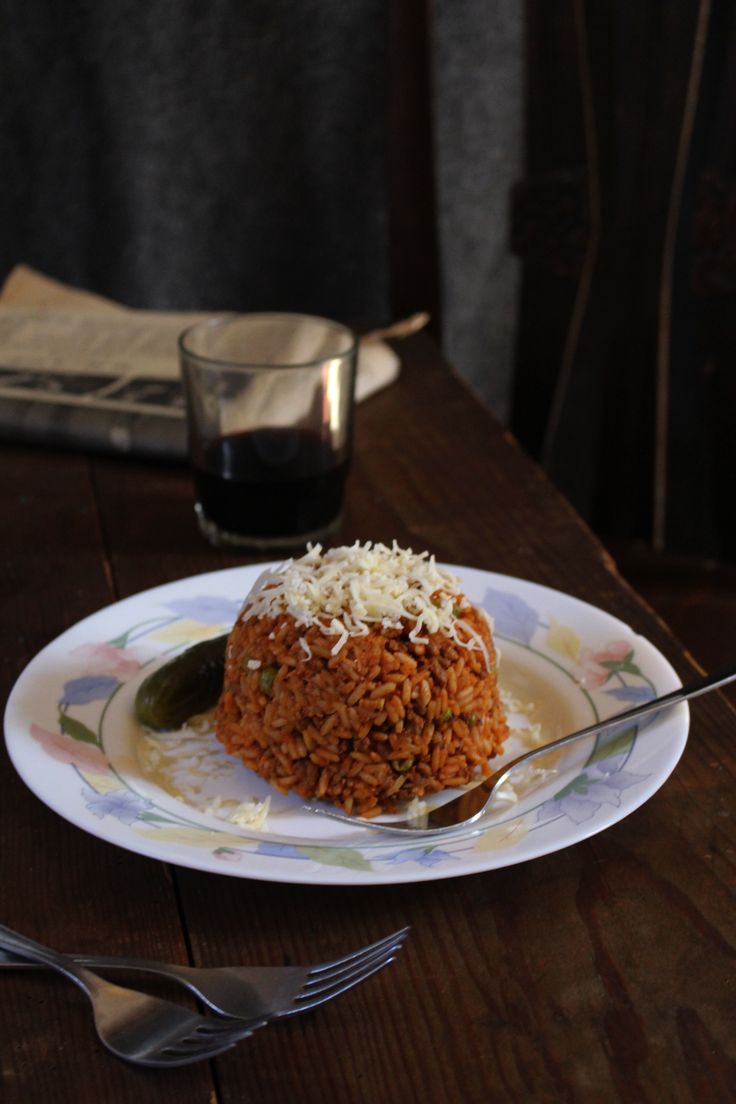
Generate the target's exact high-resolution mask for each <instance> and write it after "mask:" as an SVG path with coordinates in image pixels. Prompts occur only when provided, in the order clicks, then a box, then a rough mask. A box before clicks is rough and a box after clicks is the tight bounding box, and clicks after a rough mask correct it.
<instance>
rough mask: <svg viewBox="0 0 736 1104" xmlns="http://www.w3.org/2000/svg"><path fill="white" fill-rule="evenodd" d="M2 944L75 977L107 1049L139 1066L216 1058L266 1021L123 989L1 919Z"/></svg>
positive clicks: (14, 951) (0, 940) (176, 1063)
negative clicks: (202, 1010)
mask: <svg viewBox="0 0 736 1104" xmlns="http://www.w3.org/2000/svg"><path fill="white" fill-rule="evenodd" d="M0 944H2V946H3V947H4V948H5V949H6V950H8V951H12V952H13V953H15V954H20V955H27V956H29V957H32V958H33V960H34V964H35V965H42V966H48V967H51V969H53V970H58V971H59V973H62V974H65V975H66V977H68V978H69V979H70V980H71V981H73V982H75V984H76V985H78V986H79V988H80V989H82V991H83V992H84V993H86V994H87V996H88V997H89V999H90V1001H91V1002H92V1009H93V1014H94V1021H95V1027H96V1029H97V1035H98V1037H99V1039H100V1041H101V1042H102V1043H103V1044H104V1045H105V1046H106V1047H107V1049H108V1050H110V1051H112V1053H113V1054H116V1055H117V1056H118V1058H123V1059H125V1060H126V1061H128V1062H133V1063H134V1064H136V1065H139V1066H156V1067H161V1066H184V1065H188V1064H189V1063H190V1062H199V1061H201V1060H202V1059H205V1058H214V1057H215V1056H216V1055H218V1054H222V1053H223V1052H224V1051H226V1050H229V1049H230V1047H232V1046H234V1045H235V1043H237V1042H240V1040H241V1039H245V1038H247V1037H248V1036H249V1035H252V1034H253V1031H254V1030H255V1029H256V1028H257V1027H261V1026H262V1025H263V1024H264V1023H265V1022H266V1021H265V1020H261V1021H260V1022H256V1021H251V1022H249V1023H247V1024H244V1023H242V1022H240V1023H234V1022H233V1021H232V1020H225V1019H217V1018H216V1017H214V1016H201V1015H199V1014H198V1013H197V1012H191V1011H189V1010H188V1009H186V1008H181V1007H180V1006H179V1005H178V1004H173V1003H172V1002H171V1001H167V1000H160V999H159V998H158V997H151V996H148V995H147V994H145V993H140V992H138V991H137V990H135V989H124V988H123V987H122V986H120V985H113V984H112V982H109V981H105V980H104V979H103V978H101V977H98V975H97V974H95V973H93V972H92V971H91V970H88V969H86V968H85V967H83V966H80V965H79V964H78V963H76V962H75V961H74V959H72V958H69V957H67V956H66V955H63V954H59V952H58V951H54V950H51V948H50V947H44V946H43V945H42V944H41V943H36V942H35V940H33V939H29V938H28V937H27V936H24V935H20V934H18V933H17V932H14V931H11V929H10V928H6V927H4V926H3V925H2V924H0Z"/></svg>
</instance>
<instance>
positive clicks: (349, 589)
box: [241, 541, 492, 666]
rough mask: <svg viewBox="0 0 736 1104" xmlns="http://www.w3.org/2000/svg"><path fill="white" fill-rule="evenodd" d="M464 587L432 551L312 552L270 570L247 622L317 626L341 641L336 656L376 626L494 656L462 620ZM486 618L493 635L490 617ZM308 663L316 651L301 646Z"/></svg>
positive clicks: (373, 547)
mask: <svg viewBox="0 0 736 1104" xmlns="http://www.w3.org/2000/svg"><path fill="white" fill-rule="evenodd" d="M461 596H462V592H461V590H460V580H459V579H458V578H457V576H455V575H454V574H453V573H452V572H451V571H448V570H447V569H446V568H442V567H439V566H438V564H437V563H436V562H435V558H434V556H431V555H430V554H429V553H428V552H420V553H415V552H412V550H411V549H410V548H408V549H403V548H399V547H398V545H397V544H396V542H395V541H394V542H393V545H392V546H391V547H390V548H389V547H387V546H386V545H384V544H374V543H373V542H372V541H367V542H366V543H365V544H360V543H359V542H358V541H356V542H355V544H353V545H348V546H342V547H340V548H330V549H328V551H326V552H323V551H322V547H321V545H319V544H317V545H314V547H310V548H309V551H308V552H307V553H306V554H305V555H304V556H302V557H300V558H299V559H297V560H294V559H291V560H287V561H286V562H285V563H283V564H281V565H280V566H279V567H277V568H275V569H268V570H266V571H264V572H263V573H262V574H261V575H260V576H259V578H258V579H257V580H256V582H255V583H254V585H253V588H252V590H251V592H250V594H249V595H248V597H247V598H246V600H245V605H244V606H243V612H242V615H241V616H243V617H244V618H246V619H250V618H253V617H278V616H280V615H281V614H283V613H288V614H290V615H291V616H292V617H293V618H294V621H295V622H296V624H297V625H298V626H304V627H305V628H308V627H310V626H312V625H317V626H319V628H320V629H321V631H322V632H323V633H325V635H326V636H334V637H335V644H334V646H333V647H332V649H331V651H332V654H333V655H337V653H338V652H339V651H340V649H341V648H342V647H343V646H344V645H345V643H346V641H347V640H348V639H349V638H350V637H351V636H367V635H368V633H369V632H370V627H371V625H376V624H379V625H381V627H382V628H384V629H402V628H404V627H405V626H406V625H407V623H408V624H411V626H412V627H411V631H410V632H409V639H410V640H411V641H412V642H413V643H417V644H426V643H428V639H429V634H430V633H444V635H446V636H449V637H450V638H451V639H452V640H453V641H454V642H455V643H456V644H458V645H460V646H461V647H463V648H469V649H473V650H478V651H482V652H483V655H484V658H485V661H486V666H489V659H488V650H487V648H486V645H485V642H484V640H483V638H482V637H481V636H480V634H479V633H478V632H477V631H476V630H475V629H474V628H473V626H472V625H470V624H469V623H468V622H467V621H466V620H464V619H463V618H462V617H461V616H459V610H458V605H457V598H458V597H461ZM479 612H480V613H481V614H482V615H483V616H484V617H485V618H486V620H487V621H488V624H489V627H491V628H492V623H491V619H490V618H489V617H488V615H487V614H486V613H485V611H484V610H479ZM301 643H302V647H303V649H304V652H305V656H306V657H307V658H308V657H309V656H310V655H311V651H310V649H309V646H308V644H307V642H306V641H301Z"/></svg>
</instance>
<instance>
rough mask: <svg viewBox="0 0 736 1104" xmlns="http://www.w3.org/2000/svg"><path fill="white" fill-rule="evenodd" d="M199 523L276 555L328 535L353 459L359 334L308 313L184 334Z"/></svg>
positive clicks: (221, 540)
mask: <svg viewBox="0 0 736 1104" xmlns="http://www.w3.org/2000/svg"><path fill="white" fill-rule="evenodd" d="M179 353H180V364H181V373H182V380H183V385H184V394H185V397H186V404H187V421H188V429H189V456H190V462H191V466H192V473H193V478H194V486H195V492H196V506H195V510H196V513H197V518H198V521H199V525H200V528H201V529H202V532H203V533H204V534H205V536H206V537H207V538H208V540H210V541H211V542H212V543H213V544H215V545H220V546H235V547H242V548H251V549H255V550H262V551H268V550H270V549H274V550H275V549H290V548H294V549H296V548H299V547H303V546H304V545H306V543H307V542H309V541H320V540H325V539H326V538H328V537H329V536H330V535H331V534H332V533H333V532H334V531H335V530H336V529H337V528H338V526H339V523H340V516H341V512H342V502H343V492H344V487H345V478H346V476H347V472H348V466H349V463H350V454H351V448H352V431H353V409H354V401H355V399H354V396H355V372H356V361H357V340H356V337H355V335H354V334H353V333H352V331H351V330H349V329H348V328H347V327H346V326H343V325H341V324H339V323H337V322H332V321H329V320H328V319H325V318H316V317H313V316H311V315H304V314H283V313H264V314H243V315H234V316H230V317H225V318H217V319H211V320H209V321H206V322H198V323H196V324H195V325H194V326H191V327H190V328H189V329H188V330H185V332H184V333H183V334H182V335H181V337H180V339H179Z"/></svg>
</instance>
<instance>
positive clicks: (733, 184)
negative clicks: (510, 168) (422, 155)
mask: <svg viewBox="0 0 736 1104" xmlns="http://www.w3.org/2000/svg"><path fill="white" fill-rule="evenodd" d="M527 21H528V25H527V56H526V63H525V68H526V75H527V96H526V132H527V149H526V157H527V170H528V171H527V175H526V178H525V179H524V181H523V182H522V183H521V184H520V185H519V187H518V188H517V191H516V195H515V207H514V220H513V232H512V239H513V243H514V247H515V248H516V250H517V251H518V252H519V253H520V254H521V256H522V257H523V260H524V266H523V273H524V275H523V285H522V295H521V302H520V316H519V328H518V348H517V369H516V375H515V388H514V415H513V426H514V429H515V431H516V433H517V435H518V437H519V438H520V440H521V441H522V442H523V443H524V444H525V446H526V447H527V448H528V449H529V451H530V452H532V453H533V454H534V455H535V456H537V457H538V458H539V459H540V460H541V461H542V463H543V464H544V466H545V467H546V469H547V470H548V472H549V474H550V475H551V477H552V478H553V480H554V481H555V482H556V483H557V484H558V485H559V486H560V487H561V488H562V489H563V490H564V491H565V492H566V494H567V495H568V496H569V497H570V499H571V500H572V502H573V503H574V504H575V505H576V506H577V508H578V509H579V510H580V511H581V512H582V513H583V514H584V515H585V516H586V517H587V518H588V519H589V520H590V521H591V522H592V524H593V525H594V527H595V528H596V529H598V530H599V531H600V532H601V533H603V535H604V536H610V537H616V538H620V539H623V540H640V541H644V542H647V543H649V544H651V545H653V546H654V547H655V548H657V549H667V550H672V551H675V552H678V553H685V554H696V555H700V556H710V557H718V558H721V559H728V560H733V558H734V552H735V550H736V549H735V538H734V532H735V527H734V519H733V501H734V477H735V476H736V451H735V445H734V442H735V441H736V425H735V424H734V405H735V402H736V357H735V354H736V309H735V308H736V237H735V236H734V234H735V231H736V159H735V158H736V7H735V6H734V5H733V3H730V2H725V0H724V2H720V0H700V2H695V0H669V2H651V0H650V2H647V3H640V4H620V3H616V2H615V0H569V2H564V3H562V2H561V3H555V4H547V3H544V2H543V0H529V2H528V4H527Z"/></svg>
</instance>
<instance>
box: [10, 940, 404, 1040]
mask: <svg viewBox="0 0 736 1104" xmlns="http://www.w3.org/2000/svg"><path fill="white" fill-rule="evenodd" d="M5 931H7V929H3V928H2V927H1V926H0V944H2V945H4V946H5V947H6V949H7V950H10V951H13V952H14V953H16V948H15V947H12V946H10V944H9V942H8V940H7V939H6V938H5V936H4V934H3V933H4V932H5ZM408 931H409V929H408V928H402V929H401V930H400V931H397V932H394V933H393V934H392V935H388V936H386V938H385V939H379V940H378V941H377V942H376V943H371V944H369V945H368V946H367V947H363V948H361V949H360V950H358V951H353V952H352V953H351V954H346V955H343V956H342V957H341V958H336V959H333V960H332V961H330V962H322V963H319V964H318V965H316V966H215V967H209V968H208V967H202V966H175V965H172V964H170V963H168V962H154V961H151V960H149V959H139V958H111V957H108V956H104V955H73V956H71V960H72V962H73V963H74V964H75V965H76V966H77V967H78V968H79V967H85V966H94V967H96V968H97V969H112V970H118V969H125V970H142V971H145V972H147V973H151V974H159V975H162V976H164V977H168V978H172V979H173V980H175V981H178V982H181V984H182V985H185V986H186V987H187V989H189V990H190V991H191V992H192V993H194V994H195V995H196V996H198V997H200V998H201V999H202V1000H203V1001H204V1002H205V1004H208V1005H209V1007H210V1008H212V1009H213V1010H214V1011H215V1012H219V1013H220V1014H221V1015H223V1016H228V1017H231V1023H232V1019H238V1020H240V1021H241V1022H242V1023H243V1024H246V1023H247V1024H248V1025H250V1026H251V1027H254V1028H255V1027H256V1026H260V1025H261V1024H262V1023H264V1022H267V1021H269V1020H272V1019H281V1018H282V1017H284V1016H293V1015H295V1014H296V1013H297V1012H306V1011H308V1009H310V1008H316V1007H317V1006H318V1005H320V1004H324V1003H325V1002H326V1001H329V1000H332V999H333V997H338V996H340V994H341V993H345V992H347V991H348V989H352V988H353V987H354V986H355V985H358V984H360V982H362V981H365V980H366V978H368V977H370V976H371V974H375V973H376V972H377V971H378V970H381V969H383V967H384V966H387V965H388V964H389V962H393V960H394V958H395V957H396V953H397V951H398V950H399V948H400V947H401V944H402V943H403V941H404V939H405V938H406V935H407V933H408ZM17 953H18V954H23V953H24V952H23V950H22V949H20V950H18V951H17ZM1 956H2V951H0V968H7V967H12V968H15V969H17V968H23V967H28V966H35V965H36V963H29V962H24V961H22V960H18V959H12V958H10V957H8V956H5V958H3V957H1ZM205 1022H207V1023H210V1022H212V1021H210V1020H206V1021H205Z"/></svg>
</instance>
